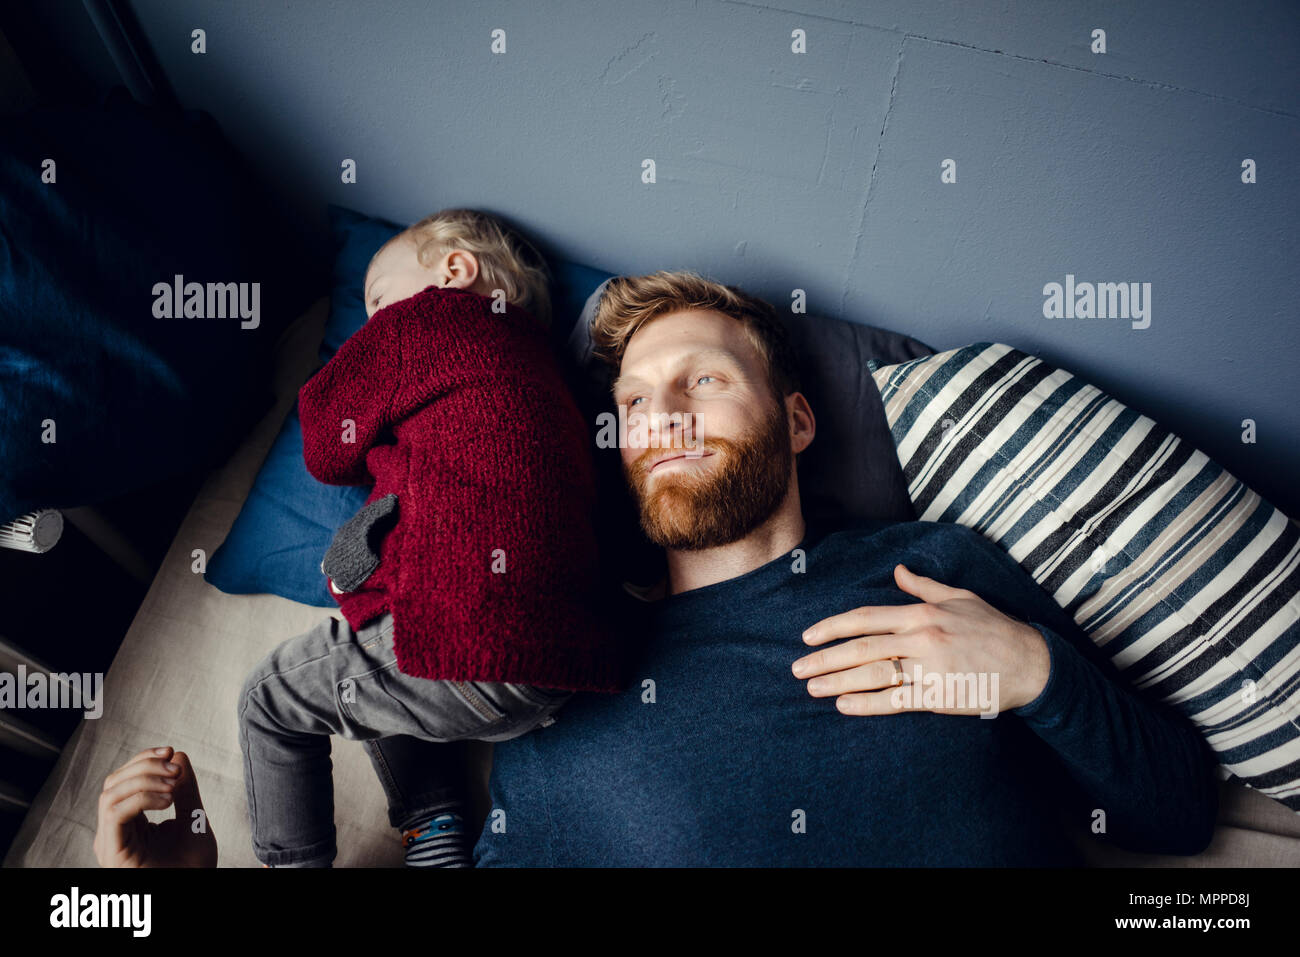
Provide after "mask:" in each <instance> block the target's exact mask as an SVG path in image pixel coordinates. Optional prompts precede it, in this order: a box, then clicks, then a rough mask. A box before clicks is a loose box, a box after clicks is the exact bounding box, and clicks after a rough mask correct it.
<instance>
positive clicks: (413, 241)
mask: <svg viewBox="0 0 1300 957" xmlns="http://www.w3.org/2000/svg"><path fill="white" fill-rule="evenodd" d="M429 286H439V287H443V288H447V287H451V288H456V289H468V290H469V291H470V292H476V293H478V294H479V295H482V296H492V295H493V290H496V289H500V290H501V291H502V292H503V293H504V295H505V299H506V302H509V303H513V304H514V305H516V306H520V307H522V308H524V309H527V310H528V311H529V312H530V313H532V314H533V315H534V316H536V317H537V320H538V321H539V322H540V323H541V324H542V327H543V328H547V329H549V328H550V324H551V298H550V277H549V274H548V271H547V268H546V262H545V261H544V260H543V259H542V257H541V254H539V253H538V252H537V250H536V249H534V248H533V245H532V244H531V243H529V242H528V240H526V239H525V238H524V237H523V236H521V235H520V234H519V233H518V232H517V231H516V230H514V229H512V228H510V227H509V226H507V225H506V224H505V223H503V222H502V221H501V220H499V219H497V218H496V217H495V216H491V215H489V214H488V213H482V212H479V211H478V210H474V209H444V210H442V212H439V213H434V214H433V215H432V216H427V217H425V218H424V219H422V220H420V221H419V222H418V223H416V224H415V225H413V226H410V227H408V228H407V229H405V230H403V231H402V232H400V233H398V234H397V235H396V236H394V237H393V238H392V239H390V240H389V241H388V242H386V243H385V244H384V245H383V246H381V247H380V249H379V251H378V252H377V253H375V255H374V257H373V258H372V259H371V260H370V266H369V267H368V268H367V270H366V278H365V285H364V287H363V291H364V295H365V299H366V318H369V317H370V316H372V315H374V314H375V312H376V311H378V310H379V309H382V308H383V307H384V306H387V305H391V304H392V303H394V302H398V301H399V300H402V299H408V298H410V297H411V296H414V295H415V294H416V293H419V292H422V291H423V290H425V289H426V288H428V287H429Z"/></svg>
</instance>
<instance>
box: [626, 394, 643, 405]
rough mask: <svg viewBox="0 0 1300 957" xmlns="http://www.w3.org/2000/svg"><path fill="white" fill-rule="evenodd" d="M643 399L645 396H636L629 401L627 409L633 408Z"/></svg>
mask: <svg viewBox="0 0 1300 957" xmlns="http://www.w3.org/2000/svg"><path fill="white" fill-rule="evenodd" d="M643 398H645V396H640V395H638V396H636V397H635V398H633V399H629V400H628V403H627V404H628V406H629V407H631V406H634V405H636V404H637V403H638V402H640V401H641V400H642V399H643Z"/></svg>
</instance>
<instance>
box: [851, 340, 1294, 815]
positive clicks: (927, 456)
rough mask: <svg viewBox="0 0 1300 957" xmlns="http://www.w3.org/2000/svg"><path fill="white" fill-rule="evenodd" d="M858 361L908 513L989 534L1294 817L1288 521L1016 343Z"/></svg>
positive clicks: (1202, 459) (1131, 675)
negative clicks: (867, 373)
mask: <svg viewBox="0 0 1300 957" xmlns="http://www.w3.org/2000/svg"><path fill="white" fill-rule="evenodd" d="M868 366H869V368H870V369H871V371H872V374H873V375H874V377H875V380H876V385H877V386H878V388H879V389H880V392H881V397H882V399H883V400H884V404H885V414H886V416H887V418H888V420H889V425H890V429H891V431H892V433H893V438H894V444H895V446H896V448H897V451H898V458H899V462H900V463H901V464H902V467H903V473H904V475H905V476H906V479H907V482H908V493H909V495H910V496H911V499H912V502H913V503H914V504H915V506H916V511H917V514H918V517H919V518H921V519H922V520H926V521H936V522H954V523H957V524H961V525H967V526H969V527H971V528H973V529H975V530H976V531H978V532H980V533H981V534H982V535H984V536H985V537H986V538H988V539H990V540H991V541H993V542H995V543H996V544H998V545H1000V546H1001V547H1002V548H1003V549H1005V550H1006V551H1007V552H1008V553H1009V554H1010V555H1011V556H1012V557H1013V558H1014V559H1015V560H1016V561H1017V562H1018V563H1019V564H1020V565H1021V567H1023V568H1024V569H1025V571H1027V572H1028V573H1029V574H1030V575H1032V576H1033V578H1034V580H1035V581H1037V582H1038V583H1039V585H1041V586H1042V587H1043V588H1044V589H1045V590H1046V591H1047V592H1048V593H1049V594H1051V595H1052V596H1053V597H1054V598H1055V599H1056V601H1057V603H1058V604H1060V605H1061V607H1062V608H1064V609H1065V610H1066V611H1068V612H1069V613H1070V614H1071V615H1072V616H1073V617H1074V619H1075V621H1077V622H1078V623H1079V625H1080V627H1081V628H1082V629H1083V630H1084V631H1086V632H1087V633H1088V634H1089V635H1090V636H1091V637H1092V639H1093V641H1095V642H1096V644H1097V645H1098V647H1100V648H1102V649H1103V650H1105V651H1106V652H1107V654H1108V655H1109V657H1110V659H1111V661H1112V662H1113V663H1114V664H1115V666H1116V668H1118V669H1119V671H1120V672H1121V673H1122V674H1124V675H1125V677H1126V678H1128V680H1129V681H1130V682H1131V683H1132V684H1133V685H1135V686H1136V687H1139V688H1143V689H1150V690H1151V691H1152V692H1154V693H1155V694H1156V695H1157V696H1158V697H1159V698H1160V699H1161V700H1163V701H1165V702H1167V703H1169V704H1170V705H1171V706H1173V707H1176V708H1177V709H1178V710H1179V711H1181V712H1182V713H1183V714H1184V715H1186V716H1187V717H1188V718H1189V719H1190V720H1192V721H1193V722H1194V723H1195V724H1196V725H1197V726H1198V727H1199V728H1200V729H1201V731H1202V733H1203V734H1204V735H1205V737H1206V739H1207V740H1208V741H1209V743H1210V746H1211V747H1212V748H1213V749H1214V751H1215V753H1216V754H1217V755H1218V758H1219V761H1220V763H1221V766H1222V769H1223V771H1222V772H1221V774H1222V776H1224V777H1226V776H1227V774H1229V773H1230V774H1234V775H1236V776H1237V777H1238V778H1241V779H1242V780H1243V781H1244V782H1246V783H1247V784H1248V785H1249V786H1251V787H1254V788H1255V789H1257V790H1259V791H1262V792H1263V793H1264V794H1267V795H1268V796H1270V797H1272V798H1275V799H1277V800H1278V801H1281V802H1282V803H1283V804H1285V805H1286V806H1287V807H1289V808H1291V809H1292V810H1293V811H1298V812H1300V597H1298V596H1300V524H1297V523H1296V522H1294V521H1292V520H1290V519H1288V518H1287V517H1286V516H1285V515H1284V514H1282V513H1281V512H1280V511H1278V510H1277V509H1276V508H1273V507H1272V506H1271V505H1269V504H1268V503H1267V502H1265V501H1263V500H1262V499H1261V498H1260V497H1259V496H1258V495H1256V494H1255V493H1254V492H1252V491H1251V490H1250V489H1248V488H1246V486H1244V485H1243V484H1242V483H1241V482H1239V481H1237V480H1236V479H1235V478H1233V476H1232V475H1230V474H1229V473H1228V472H1226V471H1225V470H1224V469H1223V468H1222V467H1221V466H1219V465H1218V464H1216V463H1215V462H1214V461H1212V460H1211V459H1209V458H1208V457H1207V456H1205V455H1204V454H1203V453H1201V452H1199V451H1197V450H1196V449H1194V448H1192V447H1191V446H1190V445H1188V444H1187V443H1186V442H1183V441H1181V440H1179V438H1178V437H1177V436H1175V435H1173V434H1171V433H1170V432H1168V431H1167V430H1165V429H1163V428H1161V427H1160V426H1159V425H1157V424H1156V423H1155V422H1153V421H1152V420H1151V419H1149V418H1147V417H1146V416H1143V415H1139V414H1138V413H1136V412H1134V411H1133V410H1132V409H1129V408H1127V407H1126V406H1124V405H1123V404H1122V403H1120V402H1117V401H1116V400H1114V399H1112V398H1111V397H1110V396H1108V395H1107V394H1106V393H1104V392H1102V391H1101V390H1100V389H1097V388H1095V387H1094V386H1091V385H1089V384H1088V383H1086V382H1084V381H1083V380H1081V379H1079V378H1078V377H1077V376H1074V375H1071V374H1070V373H1068V372H1064V371H1062V370H1060V369H1055V368H1053V367H1052V366H1050V365H1048V364H1047V363H1045V362H1043V361H1041V360H1039V359H1036V358H1034V357H1033V356H1030V355H1026V354H1025V353H1023V352H1020V351H1018V350H1016V349H1013V348H1011V347H1010V346H1005V345H997V344H992V343H977V344H976V345H972V346H967V347H966V348H964V349H954V350H952V351H950V352H943V353H939V354H938V355H933V356H926V357H925V358H921V359H914V360H912V361H910V362H904V363H902V364H900V365H892V366H885V367H880V366H878V364H877V363H874V362H871V363H868ZM1224 772H1226V773H1224Z"/></svg>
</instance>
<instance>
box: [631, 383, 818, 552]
mask: <svg viewBox="0 0 1300 957" xmlns="http://www.w3.org/2000/svg"><path fill="white" fill-rule="evenodd" d="M702 444H703V445H704V448H703V449H702V450H701V452H703V453H707V452H712V453H713V457H714V458H717V459H718V461H717V462H715V463H713V464H712V465H709V466H693V467H691V469H689V470H680V471H669V472H665V473H664V474H662V475H660V476H659V478H657V479H655V480H654V481H653V483H651V482H649V481H648V479H649V471H650V468H651V466H653V465H654V463H655V462H656V461H658V460H659V459H660V458H661V457H662V456H664V455H667V454H671V452H672V449H666V448H650V449H646V450H645V451H644V452H643V453H642V454H641V455H640V456H639V457H638V458H637V459H636V461H635V462H633V463H632V465H631V466H629V467H628V468H627V470H626V471H625V473H624V478H625V479H626V480H627V483H628V486H629V487H630V488H631V490H632V493H633V494H634V495H635V496H636V499H637V503H638V505H639V506H640V510H641V529H642V531H644V532H645V534H646V536H647V537H648V538H649V539H650V540H651V541H652V542H654V543H655V544H656V545H660V546H662V547H663V548H672V549H679V550H682V551H697V550H699V549H703V548H717V547H718V546H721V545H730V544H731V543H732V542H735V541H739V540H740V539H742V538H744V537H745V536H746V535H748V534H749V533H750V532H751V531H752V530H753V529H755V528H757V527H758V526H759V525H761V524H762V523H763V522H764V521H766V520H767V518H768V516H770V515H771V514H772V513H773V512H774V511H776V509H777V507H778V506H779V505H780V504H781V502H782V501H784V500H785V496H786V492H787V491H788V490H789V487H790V470H791V467H792V466H793V464H794V453H793V452H791V451H790V433H789V427H788V425H787V423H786V416H785V405H784V403H779V402H778V403H777V406H776V408H775V409H774V410H772V412H771V413H770V414H769V415H768V416H767V417H766V418H765V419H764V420H763V422H762V423H761V424H759V425H758V426H757V427H755V428H754V429H752V430H751V431H749V432H748V433H746V434H745V435H743V436H742V437H741V438H740V439H739V440H737V441H734V442H733V441H731V440H730V439H721V438H718V439H711V440H707V441H704V442H703V443H702ZM666 467H668V468H671V466H666ZM695 469H699V471H698V472H696V471H695Z"/></svg>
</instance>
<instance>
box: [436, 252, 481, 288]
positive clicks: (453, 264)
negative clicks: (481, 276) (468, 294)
mask: <svg viewBox="0 0 1300 957" xmlns="http://www.w3.org/2000/svg"><path fill="white" fill-rule="evenodd" d="M442 273H443V275H444V276H446V277H447V281H446V283H445V284H444V285H445V286H450V287H451V288H453V289H469V288H470V287H471V286H473V285H474V283H476V282H478V259H476V258H475V256H474V254H473V253H471V252H469V251H467V250H464V249H453V250H452V251H451V252H449V253H447V255H446V256H445V257H443V260H442Z"/></svg>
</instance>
